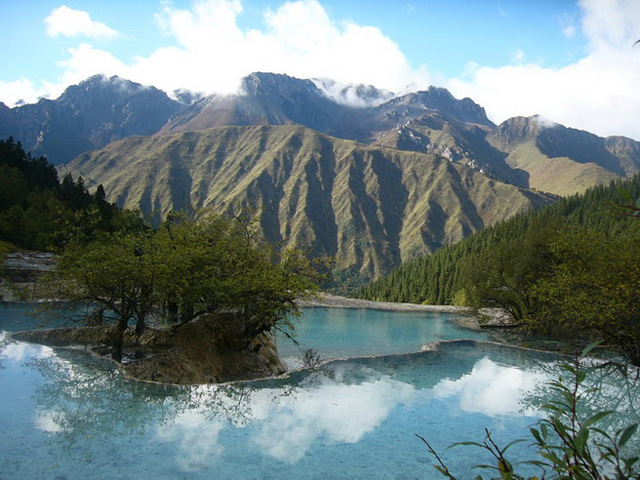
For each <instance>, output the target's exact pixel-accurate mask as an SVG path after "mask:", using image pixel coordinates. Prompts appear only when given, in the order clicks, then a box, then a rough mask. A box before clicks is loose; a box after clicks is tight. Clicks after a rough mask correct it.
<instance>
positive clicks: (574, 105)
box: [447, 0, 640, 139]
mask: <svg viewBox="0 0 640 480" xmlns="http://www.w3.org/2000/svg"><path fill="white" fill-rule="evenodd" d="M580 6H581V8H582V12H583V16H582V19H581V28H582V33H583V34H584V35H585V36H586V37H587V39H588V42H589V50H588V53H587V54H586V55H585V57H584V58H582V59H580V60H579V61H577V62H575V63H572V64H569V65H567V66H564V67H562V68H547V67H544V66H542V65H538V64H534V63H524V64H517V65H507V66H503V67H497V68H496V67H484V66H478V65H473V66H470V67H469V68H468V71H467V72H466V75H465V76H463V77H460V78H454V79H451V80H450V81H449V82H448V84H447V87H448V88H449V89H450V90H451V92H452V93H453V94H454V95H455V96H458V97H465V96H468V97H470V98H472V99H473V100H475V101H476V102H478V103H480V104H481V105H483V106H484V107H485V109H486V110H487V114H488V115H489V117H490V118H491V119H492V120H493V121H494V122H497V123H499V122H502V121H504V120H506V119H507V118H509V117H512V116H516V115H527V116H528V115H534V114H541V115H543V116H544V117H546V118H549V119H552V120H554V121H557V122H559V123H561V124H564V125H567V126H570V127H574V128H580V129H584V130H588V131H590V132H593V133H596V134H598V135H603V136H606V135H626V136H629V137H632V138H636V139H640V125H639V124H638V122H637V120H636V119H637V112H638V111H640V88H638V87H639V86H640V48H636V49H634V48H632V45H633V43H634V42H635V40H637V39H638V38H640V2H636V1H635V0H582V1H581V2H580ZM565 33H566V32H565Z"/></svg>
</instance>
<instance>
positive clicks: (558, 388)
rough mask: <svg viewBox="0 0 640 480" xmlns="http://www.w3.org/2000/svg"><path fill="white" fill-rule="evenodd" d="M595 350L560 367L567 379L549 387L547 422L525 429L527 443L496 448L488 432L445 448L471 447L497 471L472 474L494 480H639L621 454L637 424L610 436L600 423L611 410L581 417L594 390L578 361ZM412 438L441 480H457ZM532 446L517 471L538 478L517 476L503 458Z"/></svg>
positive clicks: (633, 459) (630, 459)
mask: <svg viewBox="0 0 640 480" xmlns="http://www.w3.org/2000/svg"><path fill="white" fill-rule="evenodd" d="M596 345H597V344H592V345H590V346H588V347H587V348H586V349H585V350H584V351H583V352H582V354H581V355H580V356H579V357H576V359H575V361H574V362H573V363H566V364H563V365H561V369H562V371H563V372H566V373H567V374H568V376H567V377H566V378H563V377H562V376H561V377H559V378H558V379H557V380H553V381H550V382H548V383H547V386H548V388H549V397H550V398H551V400H549V401H548V402H547V403H546V404H544V405H543V407H542V408H543V410H544V411H545V412H546V413H547V414H548V417H546V418H544V419H542V420H540V421H539V422H538V423H537V424H536V425H534V426H533V427H531V428H530V429H529V431H530V434H531V437H532V438H531V439H519V440H516V441H514V442H511V443H509V444H508V445H506V446H505V447H500V446H499V445H498V444H497V443H496V442H495V441H494V439H493V438H492V436H491V432H490V431H489V430H485V439H484V441H483V442H481V443H479V442H468V441H465V442H458V443H455V444H453V445H451V446H450V447H449V448H451V447H457V446H474V447H478V448H481V449H483V450H486V451H487V452H489V453H490V455H491V456H492V457H493V459H494V461H495V465H476V466H475V467H474V468H482V469H490V470H494V471H495V472H497V473H498V475H499V477H497V478H500V479H502V480H525V479H527V478H528V479H529V480H539V479H576V480H609V479H640V471H639V470H638V467H637V464H638V456H637V455H634V454H632V455H629V456H627V455H628V454H627V453H626V452H625V447H627V446H629V445H631V444H630V441H631V439H632V438H634V435H635V434H636V431H637V429H638V423H632V424H629V425H625V426H624V427H623V428H620V429H618V430H616V431H615V432H611V429H610V428H607V427H606V426H603V423H604V422H603V421H604V420H605V419H607V418H608V417H609V416H610V415H612V414H614V413H615V412H614V411H613V410H600V411H596V412H595V413H590V414H588V415H586V416H585V415H584V413H583V412H584V409H583V407H584V405H583V404H584V402H585V397H587V396H589V395H590V394H591V393H593V390H594V388H589V387H588V386H587V385H586V379H587V375H588V372H589V370H588V368H587V367H586V366H585V365H584V363H583V362H582V358H583V357H584V356H586V354H587V353H588V352H589V351H590V350H591V349H592V348H593V347H594V346H596ZM585 417H586V418H585ZM416 436H417V437H418V438H419V439H420V440H421V441H422V442H424V443H425V445H426V446H427V449H428V450H429V453H430V454H431V455H432V456H433V457H434V458H435V459H436V462H437V464H434V465H433V467H434V468H435V469H436V470H438V471H439V472H440V473H441V474H442V476H444V477H445V478H448V479H450V480H456V479H457V477H456V476H454V474H453V473H452V472H451V470H450V469H449V467H448V466H447V465H446V463H445V462H444V460H443V459H442V458H441V457H440V456H439V455H438V453H437V452H436V451H435V449H434V448H433V447H432V446H431V445H430V444H429V442H428V441H427V440H426V439H425V438H423V437H421V436H420V435H417V434H416ZM530 440H532V442H531V446H532V447H533V448H534V449H535V450H537V453H538V458H536V459H534V460H526V461H520V462H517V465H519V466H520V465H526V466H528V467H529V468H531V467H534V468H539V469H540V472H541V474H540V476H525V475H522V474H520V473H517V472H516V468H515V467H514V464H513V463H512V462H511V461H509V460H508V458H507V451H508V450H509V449H510V448H511V447H512V446H513V445H515V444H517V443H522V442H526V441H530ZM634 453H635V452H634ZM483 478H484V477H482V476H481V475H478V476H476V477H475V479H476V480H482V479H483ZM490 478H494V477H490Z"/></svg>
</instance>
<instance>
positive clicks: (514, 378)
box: [433, 357, 547, 416]
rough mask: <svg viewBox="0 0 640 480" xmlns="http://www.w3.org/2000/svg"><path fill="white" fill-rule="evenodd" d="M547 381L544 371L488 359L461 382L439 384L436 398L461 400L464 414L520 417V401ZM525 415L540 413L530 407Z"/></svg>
mask: <svg viewBox="0 0 640 480" xmlns="http://www.w3.org/2000/svg"><path fill="white" fill-rule="evenodd" d="M546 379H547V377H546V376H545V375H544V374H543V373H542V372H535V371H527V370H523V369H519V368H515V367H508V366H504V365H500V364H498V363H495V362H493V361H492V360H490V359H489V358H487V357H485V358H482V359H481V360H479V361H478V362H477V363H476V364H475V365H474V367H473V369H472V370H471V372H470V373H468V374H467V375H464V376H462V377H461V378H459V379H458V380H451V379H448V378H445V379H443V380H441V381H440V382H438V384H436V385H435V386H434V387H433V393H434V396H435V397H437V398H448V397H454V396H455V397H458V403H459V405H458V406H459V408H460V409H461V410H462V411H464V412H468V413H483V414H485V415H488V416H498V415H521V414H522V413H523V412H522V410H523V406H522V405H521V402H520V400H521V399H522V398H523V396H524V395H525V394H526V393H527V392H531V391H532V390H533V389H534V388H535V387H536V385H539V384H540V383H541V382H544V381H545V380H546ZM525 413H527V414H531V415H535V414H536V413H537V412H535V411H533V410H532V409H530V408H528V409H527V410H526V412H525Z"/></svg>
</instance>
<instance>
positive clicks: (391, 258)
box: [64, 125, 552, 280]
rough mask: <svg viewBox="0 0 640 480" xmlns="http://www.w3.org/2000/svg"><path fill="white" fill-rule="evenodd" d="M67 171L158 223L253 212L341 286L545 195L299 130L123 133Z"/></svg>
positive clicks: (445, 164)
mask: <svg viewBox="0 0 640 480" xmlns="http://www.w3.org/2000/svg"><path fill="white" fill-rule="evenodd" d="M64 172H65V173H67V172H70V173H72V174H73V175H74V176H75V175H82V177H83V178H84V179H85V181H87V182H89V181H93V182H96V183H101V184H103V185H104V188H105V190H106V192H107V197H108V198H109V200H110V201H115V202H117V204H118V205H120V206H124V207H127V208H140V209H141V210H142V211H143V212H144V213H145V214H147V215H151V216H152V217H153V219H154V220H155V221H159V220H160V219H161V218H162V217H163V216H165V215H166V214H167V213H168V212H169V211H171V210H178V209H182V208H188V207H193V208H196V209H197V208H202V207H213V208H215V209H216V210H218V211H231V210H233V209H234V208H237V206H239V205H241V206H246V207H249V208H251V209H252V210H253V211H254V212H255V216H256V218H257V220H258V221H259V224H260V227H261V229H262V231H263V232H264V235H265V237H266V238H267V239H268V240H270V241H273V242H278V243H280V244H281V245H283V246H303V247H307V248H309V249H310V253H311V254H312V255H314V256H318V255H329V256H332V257H334V258H335V262H336V272H337V273H338V276H339V278H341V279H342V280H349V279H351V280H353V279H354V278H356V279H359V280H363V279H366V278H372V277H375V276H377V275H379V274H382V273H386V272H388V271H389V270H390V269H392V268H393V267H396V266H398V265H399V264H400V263H401V262H402V261H406V260H409V259H411V258H413V257H416V256H419V255H424V254H426V253H429V252H433V251H435V250H436V249H438V248H439V247H441V246H443V245H447V244H451V243H454V242H457V241H459V240H460V239H462V238H463V237H465V236H467V235H469V234H470V233H472V232H474V231H476V230H479V229H482V228H484V227H485V226H487V225H491V224H493V223H495V222H497V221H498V220H502V219H504V218H508V217H509V216H512V215H514V214H516V213H519V212H522V211H525V210H528V209H530V208H532V207H537V206H541V205H544V204H546V203H549V202H551V201H552V198H551V197H549V196H547V195H544V194H539V193H534V192H531V191H528V190H524V189H521V188H517V187H515V186H513V185H508V184H505V183H501V182H498V181H495V180H493V179H490V178H488V177H487V176H485V175H482V174H481V173H479V172H477V171H475V170H474V169H472V168H469V167H467V166H465V165H461V164H456V163H453V162H450V161H447V160H446V159H444V158H442V157H440V156H437V155H434V154H430V155H428V154H423V153H417V152H406V151H399V150H393V149H387V148H374V147H368V146H365V145H363V144H359V143H357V142H354V141H350V140H341V139H336V138H332V137H329V136H326V135H323V134H320V133H318V132H316V131H314V130H311V129H308V128H305V127H300V126H290V125H287V126H248V127H221V128H213V129H209V130H205V131H199V132H185V133H181V134H176V135H170V136H153V137H130V138H128V139H125V140H122V141H118V142H114V143H112V144H110V145H108V146H107V147H105V148H103V149H102V150H98V151H94V152H88V153H85V154H83V155H81V156H80V157H78V158H77V159H76V160H74V161H73V162H71V163H70V164H69V165H68V166H66V167H65V169H64Z"/></svg>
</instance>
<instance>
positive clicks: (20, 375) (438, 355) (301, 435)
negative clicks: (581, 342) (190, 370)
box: [0, 304, 558, 480]
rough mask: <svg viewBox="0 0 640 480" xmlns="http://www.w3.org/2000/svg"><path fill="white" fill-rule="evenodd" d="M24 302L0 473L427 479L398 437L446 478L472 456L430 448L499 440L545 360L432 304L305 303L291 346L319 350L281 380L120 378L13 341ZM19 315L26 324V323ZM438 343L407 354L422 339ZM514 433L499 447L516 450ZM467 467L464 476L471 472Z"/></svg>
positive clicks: (516, 427) (542, 374)
mask: <svg viewBox="0 0 640 480" xmlns="http://www.w3.org/2000/svg"><path fill="white" fill-rule="evenodd" d="M27 308H28V307H27V306H23V305H12V304H5V305H2V306H0V330H1V331H2V333H0V479H2V480H9V479H40V478H41V479H57V480H62V479H69V480H70V479H92V478H96V479H135V480H139V479H147V478H148V479H212V478H215V479H217V478H220V479H323V480H324V479H351V478H362V479H418V478H420V479H425V478H426V479H428V478H441V477H439V474H438V473H437V472H436V471H435V469H434V468H433V467H432V463H433V462H434V459H433V458H432V457H431V456H430V455H429V453H428V451H427V450H426V448H425V446H424V444H422V442H421V441H420V440H419V439H418V438H417V437H416V436H415V435H414V434H419V435H422V436H424V437H426V438H428V439H429V440H430V441H431V443H432V444H433V446H434V447H436V448H437V449H438V450H439V451H441V452H443V455H442V456H443V458H444V459H445V460H446V461H447V463H448V464H449V466H450V468H451V469H452V470H453V471H454V472H455V473H456V474H458V475H459V478H472V472H471V470H470V468H471V466H472V465H474V464H477V463H482V462H484V461H487V460H488V459H487V458H485V457H482V456H480V453H481V452H480V451H479V450H477V449H473V448H467V447H460V448H454V449H450V450H446V451H445V447H446V446H447V445H449V444H451V443H453V442H456V441H461V440H477V441H480V440H482V439H483V436H484V429H485V428H488V429H490V430H491V431H492V433H493V435H494V437H495V438H496V439H497V440H498V441H499V442H500V443H502V444H506V443H507V442H509V441H511V440H513V439H516V438H519V437H521V436H523V435H525V434H526V433H527V429H528V426H529V425H531V424H532V423H534V422H535V421H536V420H537V418H538V417H539V412H538V410H537V407H536V402H535V401H534V400H533V401H532V400H531V399H532V398H535V395H532V394H533V393H534V392H535V389H536V385H539V383H540V382H541V381H544V380H545V379H547V378H549V375H551V374H553V372H554V371H556V363H557V362H558V359H557V357H555V356H553V355H548V354H543V353H537V352H530V351H525V350H520V349H516V348H510V347H507V346H500V345H496V344H490V343H483V342H477V341H475V340H481V339H482V338H483V337H484V334H483V333H482V332H473V331H469V330H464V329H460V328H458V327H456V326H455V325H454V324H453V323H452V322H450V321H448V320H449V317H448V316H447V315H444V314H431V313H397V312H396V313H391V312H380V311H370V310H346V309H307V310H305V311H304V318H303V319H302V320H301V322H300V324H299V325H298V327H297V338H298V341H299V342H300V344H301V346H300V348H298V347H295V346H294V345H293V344H291V343H289V344H287V343H285V342H284V340H283V339H281V340H280V343H281V344H282V345H281V351H282V354H283V356H284V357H285V358H286V359H287V362H289V363H290V364H293V365H294V366H298V365H299V364H300V363H301V362H300V349H307V348H312V349H314V350H317V352H318V355H319V356H320V357H321V358H324V359H330V358H337V357H352V356H360V355H385V356H377V357H366V358H353V359H350V360H334V361H330V362H329V363H327V364H325V365H324V366H323V367H321V368H319V369H317V370H314V371H299V372H295V373H293V374H292V375H291V376H290V377H289V378H286V379H272V380H263V381H254V382H248V383H236V384H227V385H216V386H192V387H176V386H167V385H154V384H145V383H139V382H135V381H132V380H128V379H126V378H123V376H121V375H120V374H119V372H118V370H116V369H115V368H114V367H113V365H112V364H111V362H109V361H107V360H102V359H98V358H95V357H93V356H90V355H88V354H86V353H85V352H83V351H77V350H70V349H51V348H49V347H44V346H39V345H32V344H28V343H23V342H15V341H12V340H10V339H9V338H8V335H7V332H8V331H14V330H18V329H20V328H25V325H31V327H33V326H35V324H34V323H33V321H32V320H31V319H30V318H28V317H25V312H26V310H27ZM27 328H30V327H27ZM455 339H468V340H465V341H459V342H445V343H442V344H440V345H439V348H438V349H437V350H434V351H426V352H422V353H407V352H416V351H418V350H419V349H420V346H421V345H422V344H424V343H429V342H433V341H439V340H455ZM528 448H529V447H528V446H527V444H519V445H516V446H515V447H514V450H513V454H512V455H514V456H517V457H522V458H525V457H528V456H530V452H529V451H527V449H528ZM474 474H475V473H474Z"/></svg>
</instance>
